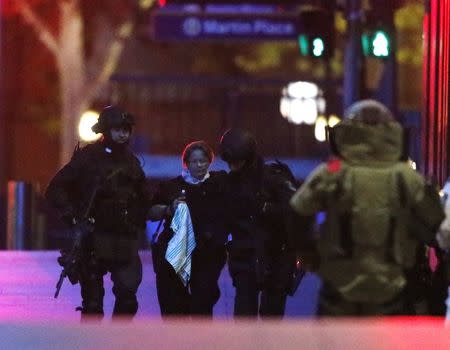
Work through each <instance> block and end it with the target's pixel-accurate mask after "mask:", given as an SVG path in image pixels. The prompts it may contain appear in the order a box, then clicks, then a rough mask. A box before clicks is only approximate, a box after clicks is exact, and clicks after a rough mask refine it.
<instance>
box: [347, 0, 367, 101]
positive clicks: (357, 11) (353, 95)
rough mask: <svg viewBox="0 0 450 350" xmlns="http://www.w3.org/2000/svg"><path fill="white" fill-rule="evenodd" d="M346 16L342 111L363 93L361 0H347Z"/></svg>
mask: <svg viewBox="0 0 450 350" xmlns="http://www.w3.org/2000/svg"><path fill="white" fill-rule="evenodd" d="M346 16H347V23H348V26H347V28H348V29H347V43H346V47H345V54H344V93H343V107H344V109H346V108H347V107H349V106H350V105H351V104H352V103H353V102H356V101H358V100H359V99H361V97H362V93H363V86H364V85H363V83H364V79H363V78H364V64H363V63H364V62H363V57H362V46H361V34H362V17H363V10H362V6H361V0H347V3H346Z"/></svg>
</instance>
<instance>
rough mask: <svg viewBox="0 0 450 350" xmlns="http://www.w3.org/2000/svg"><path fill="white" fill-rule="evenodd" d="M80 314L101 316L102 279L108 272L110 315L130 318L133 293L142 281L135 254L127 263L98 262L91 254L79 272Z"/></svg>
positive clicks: (133, 307) (135, 307) (134, 303)
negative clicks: (110, 282) (111, 310)
mask: <svg viewBox="0 0 450 350" xmlns="http://www.w3.org/2000/svg"><path fill="white" fill-rule="evenodd" d="M81 271H82V273H81V278H80V286H81V297H82V299H83V304H82V314H83V315H103V297H104V295H105V290H104V287H103V276H104V275H105V274H106V273H107V272H111V280H112V282H113V284H114V285H113V289H112V290H113V294H114V296H115V303H114V311H113V315H114V316H134V315H135V314H136V312H137V310H138V301H137V298H136V293H137V290H138V287H139V285H140V284H141V281H142V263H141V259H140V258H139V256H138V255H136V256H135V257H134V258H132V259H131V260H130V261H127V262H114V261H106V260H99V259H96V258H95V257H94V255H91V256H90V257H88V258H87V259H85V260H84V261H83V265H82V269H81Z"/></svg>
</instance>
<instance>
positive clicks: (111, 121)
mask: <svg viewBox="0 0 450 350" xmlns="http://www.w3.org/2000/svg"><path fill="white" fill-rule="evenodd" d="M133 125H134V119H133V116H132V115H131V114H130V113H127V112H125V111H123V110H122V109H121V108H119V107H117V106H108V107H106V108H104V109H103V111H102V112H101V113H100V116H99V117H98V122H97V123H96V124H94V125H93V126H92V131H93V132H95V133H96V134H100V133H101V134H104V133H106V132H108V131H109V130H111V129H113V128H120V127H125V128H128V129H130V131H131V128H132V127H133Z"/></svg>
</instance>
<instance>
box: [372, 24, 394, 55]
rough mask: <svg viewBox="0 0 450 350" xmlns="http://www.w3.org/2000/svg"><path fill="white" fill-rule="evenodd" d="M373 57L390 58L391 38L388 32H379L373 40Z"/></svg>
mask: <svg viewBox="0 0 450 350" xmlns="http://www.w3.org/2000/svg"><path fill="white" fill-rule="evenodd" d="M372 46H373V50H372V51H373V55H374V56H375V57H388V56H389V51H390V43H389V36H388V35H387V34H386V32H384V31H382V30H378V31H376V32H375V34H374V36H373V39H372Z"/></svg>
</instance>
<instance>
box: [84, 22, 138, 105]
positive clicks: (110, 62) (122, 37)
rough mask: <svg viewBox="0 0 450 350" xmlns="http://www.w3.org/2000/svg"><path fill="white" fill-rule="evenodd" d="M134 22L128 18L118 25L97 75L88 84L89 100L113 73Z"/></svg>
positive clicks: (87, 98)
mask: <svg viewBox="0 0 450 350" xmlns="http://www.w3.org/2000/svg"><path fill="white" fill-rule="evenodd" d="M133 29H134V24H133V22H132V21H131V20H128V21H126V22H124V23H122V25H120V26H119V28H118V30H117V32H116V35H115V39H114V40H113V41H112V43H111V45H110V46H109V49H108V50H107V52H106V54H105V55H104V59H103V64H102V65H101V69H100V70H99V73H98V74H97V76H96V77H95V78H94V79H93V80H92V81H91V82H90V83H89V84H88V87H87V94H86V100H87V101H88V102H89V101H91V100H92V99H93V98H94V97H95V95H96V94H97V92H98V90H99V89H100V88H101V87H102V86H103V85H104V84H105V83H106V82H107V81H108V79H109V77H110V76H111V75H112V74H113V73H114V71H115V69H116V67H117V63H118V62H119V59H120V56H121V54H122V51H123V48H124V46H125V42H126V40H127V39H128V38H129V37H130V35H131V33H132V32H133Z"/></svg>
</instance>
